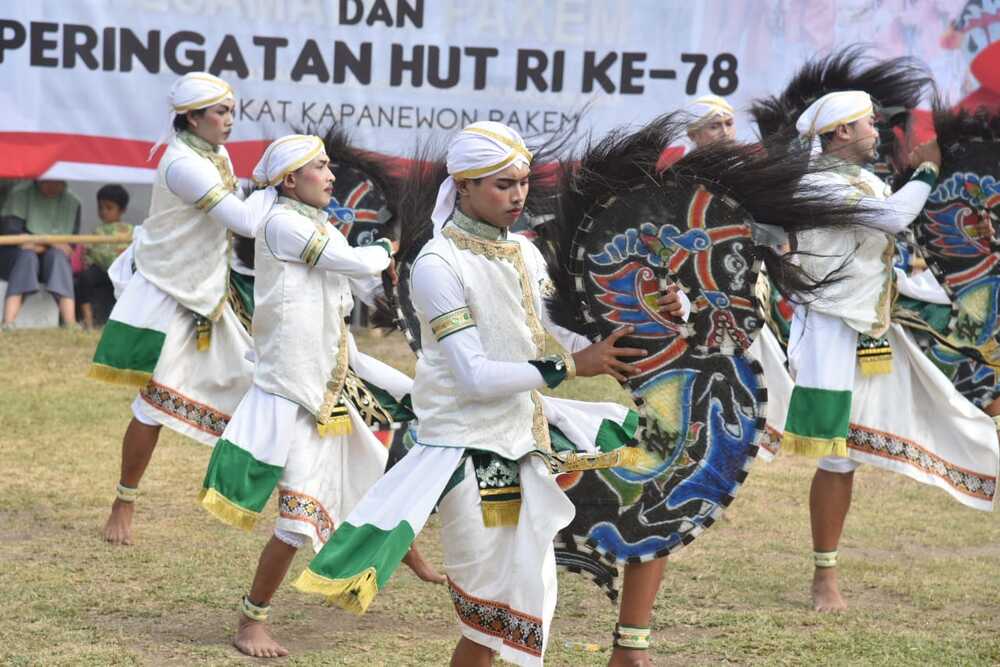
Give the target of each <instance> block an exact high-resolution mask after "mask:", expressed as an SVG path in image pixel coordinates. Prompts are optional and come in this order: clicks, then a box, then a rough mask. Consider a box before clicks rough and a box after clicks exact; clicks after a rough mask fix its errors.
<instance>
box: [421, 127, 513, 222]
mask: <svg viewBox="0 0 1000 667" xmlns="http://www.w3.org/2000/svg"><path fill="white" fill-rule="evenodd" d="M530 164H531V152H530V151H529V150H528V147H527V146H525V145H524V139H522V138H521V135H520V134H518V133H517V131H515V130H513V129H511V128H509V127H507V126H506V125H504V124H502V123H496V122H493V121H479V122H477V123H472V124H471V125H468V126H466V127H465V129H463V130H462V131H461V132H459V133H458V134H456V135H455V137H454V138H453V139H452V140H451V143H450V144H448V178H446V179H445V180H444V182H443V183H441V186H440V187H439V188H438V196H437V202H436V203H435V205H434V213H433V214H432V215H431V220H432V221H433V223H434V235H435V236H437V235H438V233H439V232H440V231H441V227H443V226H444V223H445V222H447V220H448V218H449V216H451V212H452V211H453V210H454V209H455V201H456V198H457V194H458V187H457V185H456V183H455V181H456V180H464V179H469V178H483V177H484V176H490V175H492V174H495V173H497V172H500V171H503V170H504V169H506V168H507V167H509V166H511V165H524V166H528V165H530Z"/></svg>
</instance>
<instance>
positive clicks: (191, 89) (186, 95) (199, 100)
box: [146, 72, 235, 160]
mask: <svg viewBox="0 0 1000 667" xmlns="http://www.w3.org/2000/svg"><path fill="white" fill-rule="evenodd" d="M227 99H235V95H234V94H233V89H232V87H231V86H230V85H229V84H228V83H226V82H225V81H223V80H222V79H220V78H219V77H217V76H213V75H211V74H209V73H208V72H189V73H188V74H185V75H184V76H182V77H181V78H179V79H177V81H175V82H174V85H173V86H171V87H170V95H169V102H170V111H169V118H168V120H167V129H165V130H164V131H163V133H162V134H161V135H160V138H159V139H157V140H156V143H155V144H154V145H153V148H151V149H150V151H149V157H148V158H146V159H148V160H151V159H153V155H154V154H155V153H156V149H158V148H159V147H160V146H162V145H163V144H165V143H167V142H168V141H170V137H171V135H172V134H173V132H174V116H176V115H177V114H182V113H187V112H188V111H195V110H196V109H205V108H207V107H210V106H212V105H213V104H218V103H219V102H222V101H223V100H227Z"/></svg>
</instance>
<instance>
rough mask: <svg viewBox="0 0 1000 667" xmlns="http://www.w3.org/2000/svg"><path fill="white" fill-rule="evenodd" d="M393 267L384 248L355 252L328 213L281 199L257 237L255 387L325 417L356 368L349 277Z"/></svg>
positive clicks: (363, 276) (318, 416)
mask: <svg viewBox="0 0 1000 667" xmlns="http://www.w3.org/2000/svg"><path fill="white" fill-rule="evenodd" d="M388 266H389V254H388V253H387V252H386V248H385V246H384V245H382V244H377V245H372V246H367V247H364V248H352V247H351V246H350V245H348V243H347V239H345V238H344V236H343V234H341V233H340V232H339V231H338V230H337V229H336V228H335V227H333V226H332V225H331V224H330V223H329V222H328V221H327V214H326V212H324V211H322V210H319V209H316V208H312V207H310V206H306V205H305V204H301V203H299V202H296V201H294V200H291V199H286V198H279V200H278V203H277V204H276V205H275V206H274V207H273V208H272V209H271V213H270V214H269V215H268V216H267V217H266V218H265V220H264V223H263V226H262V231H261V233H260V234H258V235H257V241H256V257H255V270H256V274H257V279H256V281H255V283H254V301H255V310H254V318H253V332H254V348H255V353H256V357H257V360H258V361H257V366H256V370H255V372H254V384H256V385H257V386H258V387H260V388H261V389H263V390H264V391H266V392H268V393H271V394H275V395H277V396H281V397H283V398H286V399H288V400H290V401H293V402H294V403H297V404H298V405H301V406H302V407H303V408H305V409H306V410H308V411H309V413H310V414H312V415H314V416H316V417H317V418H320V417H321V413H322V412H323V410H324V409H328V408H331V407H333V405H334V404H335V402H336V401H337V399H338V398H339V395H340V391H341V389H342V388H343V382H344V378H345V377H346V372H347V366H348V364H349V363H350V341H349V337H350V332H349V331H348V330H347V328H346V327H345V325H344V318H345V317H346V316H347V315H348V314H350V312H351V309H352V308H353V306H354V299H353V298H352V296H351V283H350V280H349V279H350V278H356V279H365V278H368V277H370V276H372V275H377V274H378V273H380V272H382V271H383V270H384V269H385V268H386V267H388Z"/></svg>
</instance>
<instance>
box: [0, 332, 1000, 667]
mask: <svg viewBox="0 0 1000 667" xmlns="http://www.w3.org/2000/svg"><path fill="white" fill-rule="evenodd" d="M96 342H97V337H96V335H94V334H85V333H80V332H71V331H55V330H51V331H16V332H12V333H3V334H0V470H2V472H3V483H2V485H0V663H2V664H3V665H239V664H249V663H257V662H266V661H263V660H252V659H248V658H244V657H242V656H241V655H240V654H238V653H237V652H236V651H235V649H233V648H231V647H230V644H229V641H230V639H231V636H232V633H233V629H234V627H235V621H236V605H237V602H238V600H239V599H240V596H241V595H242V594H243V593H244V592H245V591H246V589H247V586H248V584H249V579H250V576H251V574H252V572H253V568H254V566H255V565H256V559H257V555H258V553H259V551H260V548H261V546H262V545H263V543H264V541H265V540H266V539H267V536H268V533H269V531H270V529H271V522H270V521H263V522H261V525H260V526H259V527H258V529H257V530H255V531H254V532H253V533H252V534H246V533H243V532H240V531H238V530H236V529H233V528H229V527H227V526H224V525H222V524H221V523H219V522H217V521H216V520H214V519H213V518H211V517H210V516H209V515H208V514H207V513H205V512H204V511H202V510H201V509H200V508H199V507H198V506H197V504H196V502H195V498H196V495H197V492H198V490H199V488H200V484H201V480H202V475H203V473H204V470H205V466H206V464H207V462H208V458H209V450H208V448H206V447H203V446H201V445H197V444H194V443H192V442H191V441H188V440H185V439H183V438H181V437H179V436H177V435H175V434H173V433H171V432H168V431H167V430H164V432H163V436H162V437H161V440H160V446H159V447H158V449H157V451H156V454H155V456H154V458H153V462H152V464H151V465H150V468H149V471H148V473H147V475H146V478H145V479H144V480H143V484H142V492H143V495H142V497H141V498H140V500H139V505H138V510H137V517H136V524H135V528H136V529H135V538H136V544H135V545H134V546H131V547H111V546H109V545H107V544H105V543H103V542H102V541H101V539H100V535H99V531H100V528H101V526H102V524H103V521H104V519H105V516H106V512H107V510H108V507H109V505H110V502H111V500H112V497H113V495H114V485H115V482H116V480H117V475H118V456H119V447H120V441H121V435H122V432H123V430H124V428H125V425H126V422H127V420H128V418H129V411H128V404H129V402H130V401H131V398H132V396H133V394H134V392H133V391H130V390H128V389H125V388H121V387H114V386H110V385H104V384H100V383H97V382H94V381H91V380H87V379H86V378H85V377H84V372H85V371H86V368H87V363H88V361H89V359H90V355H91V354H92V352H93V349H94V346H95V345H96ZM359 343H360V345H361V347H362V349H366V350H369V351H372V352H373V353H374V354H376V356H379V357H380V358H382V359H385V360H386V361H389V362H390V363H393V364H394V365H396V366H398V367H399V368H401V369H403V370H405V371H410V372H412V365H413V362H412V355H411V354H410V352H409V350H408V349H407V348H406V346H405V344H404V342H403V340H402V338H401V337H400V336H398V335H396V336H392V337H390V338H388V339H378V338H369V337H366V336H362V337H359ZM561 389H562V388H561ZM559 393H560V394H561V395H566V396H572V397H579V398H593V399H597V398H600V399H609V398H620V397H622V394H621V392H620V390H619V389H618V387H617V386H616V385H614V384H613V383H610V382H605V381H602V380H596V381H584V380H578V381H576V382H574V383H570V385H569V386H568V387H566V388H565V389H563V390H562V391H560V392H559ZM812 469H813V468H812V465H811V464H810V462H808V461H805V460H797V459H794V458H792V457H789V456H784V457H780V458H779V459H778V460H777V461H776V462H775V463H772V464H770V465H767V464H764V463H759V462H758V463H757V464H756V465H755V467H754V470H753V471H752V473H751V475H750V478H749V479H748V481H747V484H746V485H745V486H744V487H743V490H742V492H741V495H740V497H739V498H738V499H737V500H736V502H735V503H734V504H733V506H732V508H731V509H730V510H729V512H728V513H727V515H726V520H723V521H721V522H719V523H717V524H716V526H715V527H714V528H712V529H711V530H710V531H708V532H707V533H706V534H705V535H703V536H702V537H700V538H699V539H698V540H697V541H696V542H695V543H694V544H692V545H691V546H689V547H687V548H686V549H684V550H683V551H682V552H681V553H680V554H679V555H677V556H676V557H674V558H672V559H671V562H670V564H669V565H668V567H667V573H666V577H665V580H664V584H663V588H662V590H661V592H660V596H659V599H658V602H657V607H656V612H655V616H654V641H655V649H654V650H653V655H654V659H655V661H656V664H657V665H702V664H719V663H731V664H750V663H752V664H775V665H785V664H787V665H799V664H838V665H839V664H873V665H926V664H934V665H952V664H954V665H959V664H961V665H990V664H1000V517H997V516H995V515H992V514H987V513H982V512H975V511H973V510H969V509H966V508H963V507H961V506H960V505H958V504H957V503H956V502H954V501H953V500H951V499H949V498H948V497H947V496H946V495H945V494H943V493H942V492H940V491H937V490H933V489H930V488H928V487H924V486H921V485H919V484H917V483H915V482H912V481H910V480H908V479H904V478H902V477H899V476H894V475H891V474H888V473H883V472H881V471H877V470H871V469H862V470H861V471H859V473H858V474H857V482H856V486H855V488H856V495H855V506H854V509H853V511H852V514H851V515H850V517H849V519H848V525H847V530H846V535H845V539H844V540H843V543H842V545H841V564H842V567H841V577H842V581H843V588H844V591H845V594H846V595H847V597H848V600H849V602H850V604H851V605H852V609H851V610H850V611H848V612H847V613H845V614H842V615H838V616H819V615H816V614H814V613H812V612H811V611H810V608H809V606H808V602H809V600H808V587H809V581H810V576H811V562H810V546H809V538H808V535H809V525H808V510H807V503H806V497H807V493H808V485H809V480H810V478H811V475H812ZM273 511H274V510H273V508H272V509H271V512H272V514H273ZM418 543H419V545H420V546H421V548H422V549H423V550H424V552H425V553H426V554H427V555H429V557H430V558H431V559H432V560H433V561H434V562H436V563H440V557H439V553H440V551H439V549H438V545H437V527H436V524H435V523H434V522H433V521H432V522H431V524H430V525H429V527H428V529H427V530H426V531H425V532H424V534H422V535H421V536H420V538H419V540H418ZM307 562H308V555H307V554H305V553H303V554H300V555H299V557H298V558H297V560H296V561H295V564H294V565H293V569H292V572H291V573H290V577H289V580H291V579H293V578H294V577H295V576H297V575H298V573H299V572H300V571H301V570H302V569H303V568H304V567H305V565H306V563H307ZM615 618H616V613H615V609H614V608H613V607H612V606H611V605H610V604H609V603H608V601H607V600H606V598H604V596H603V595H602V594H601V593H600V592H599V591H598V590H597V589H596V587H595V586H594V585H593V584H592V583H590V582H589V581H587V580H586V579H584V578H582V577H579V576H575V575H569V574H561V575H560V601H559V607H558V609H557V611H556V620H555V623H554V627H553V631H552V637H551V640H550V650H549V653H548V661H547V664H550V665H603V664H605V662H606V661H607V658H608V654H609V645H610V631H611V628H612V626H613V623H614V620H615ZM272 619H273V625H274V631H275V633H276V635H277V637H278V638H279V639H280V640H281V641H283V642H284V643H285V645H286V646H287V647H288V648H289V649H290V650H291V651H292V653H293V655H292V656H291V657H290V658H287V659H283V660H280V661H275V662H278V663H279V664H287V665H421V666H429V665H440V664H446V663H447V659H448V656H449V654H450V650H451V647H452V645H453V644H454V642H455V641H456V639H457V637H458V633H457V630H456V626H455V623H456V621H455V619H454V613H453V611H452V608H451V603H450V601H449V598H448V595H447V592H446V590H445V589H444V588H442V587H431V586H429V585H427V584H422V583H421V582H419V581H417V580H416V578H415V577H413V576H412V575H411V574H410V573H409V571H407V570H406V569H405V568H403V569H401V570H400V571H399V572H398V573H397V574H396V576H395V577H394V579H393V581H392V582H391V583H390V585H389V586H388V588H387V589H386V590H385V591H384V592H382V593H381V594H380V595H379V597H378V598H377V599H376V601H375V603H374V605H373V606H372V608H371V610H370V611H369V613H368V614H367V615H365V616H362V617H354V616H351V615H349V614H347V613H345V612H342V611H340V610H338V609H330V608H327V607H324V606H322V605H321V604H320V603H319V602H317V600H316V599H313V598H306V597H304V596H302V595H301V594H299V593H297V592H295V591H294V590H292V589H291V587H290V586H289V585H286V586H284V587H283V588H282V589H281V590H280V591H279V592H278V594H277V596H276V597H275V600H274V607H273V611H272ZM588 643H594V644H597V645H599V647H600V650H598V651H595V652H590V651H587V650H585V649H584V648H582V646H584V645H586V644H588Z"/></svg>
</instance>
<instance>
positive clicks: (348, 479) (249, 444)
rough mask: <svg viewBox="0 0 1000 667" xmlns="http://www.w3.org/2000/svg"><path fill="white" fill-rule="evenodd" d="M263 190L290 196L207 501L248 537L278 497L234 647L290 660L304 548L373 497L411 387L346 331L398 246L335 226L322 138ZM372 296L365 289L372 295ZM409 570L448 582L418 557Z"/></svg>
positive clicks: (272, 216) (270, 238) (264, 273)
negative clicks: (294, 596) (283, 590)
mask: <svg viewBox="0 0 1000 667" xmlns="http://www.w3.org/2000/svg"><path fill="white" fill-rule="evenodd" d="M254 180H255V181H257V182H258V184H261V185H266V186H268V187H269V188H277V189H278V192H279V193H280V196H279V197H278V199H277V202H276V203H275V205H274V206H273V207H272V208H271V210H270V211H269V212H268V213H267V215H266V217H265V218H264V221H263V223H262V224H261V227H260V230H259V233H258V235H257V239H256V251H255V253H254V266H255V272H256V279H255V281H254V303H255V308H254V319H253V323H254V326H253V330H254V341H253V342H254V350H255V355H254V356H255V359H256V366H255V370H254V376H253V384H252V386H251V387H250V389H249V391H248V392H247V394H246V396H244V397H243V399H242V400H241V401H240V404H239V406H238V407H237V408H236V411H235V412H234V413H233V417H232V419H231V420H230V421H229V424H228V426H227V427H226V430H225V432H224V433H223V434H222V437H221V438H220V439H219V441H218V443H217V444H216V445H215V449H214V450H213V451H212V459H211V461H210V462H209V464H208V470H207V472H206V474H205V481H204V485H203V486H204V488H203V490H202V492H201V495H200V499H201V504H202V506H203V507H205V509H207V510H208V511H209V512H211V513H212V514H213V515H214V516H216V517H217V518H219V519H220V520H222V521H224V522H226V523H229V524H231V525H234V526H238V527H241V528H243V529H245V530H250V529H251V528H253V526H254V525H255V524H256V522H257V519H258V518H259V516H260V512H261V510H262V509H263V507H264V505H265V503H266V502H267V500H268V499H269V498H270V497H271V494H272V492H273V491H274V489H275V488H277V489H278V508H279V517H278V520H277V524H276V526H275V530H274V534H273V536H272V537H271V538H270V540H269V541H268V543H267V544H266V545H265V547H264V550H263V551H262V553H261V555H260V561H259V563H258V566H257V571H256V574H255V575H254V579H253V584H252V585H251V588H250V591H249V593H248V594H247V595H246V596H244V598H243V600H242V604H241V609H240V618H239V628H238V630H237V634H236V638H235V640H234V644H235V645H236V647H237V648H238V649H239V650H240V651H242V652H243V653H246V654H247V655H251V656H256V657H279V656H283V655H287V654H288V651H287V650H286V649H285V648H284V647H283V646H281V645H280V644H278V643H277V642H276V641H275V640H274V639H273V638H272V637H271V636H270V633H269V632H268V630H267V626H266V625H265V623H266V620H267V616H268V611H269V609H270V602H271V598H272V596H273V595H274V593H275V591H276V590H277V588H278V586H279V585H280V584H281V582H282V580H283V579H284V577H285V575H286V573H287V572H288V568H289V566H290V565H291V563H292V559H293V558H294V557H295V554H296V553H297V551H298V549H299V548H301V547H302V546H304V545H305V544H306V543H309V545H310V546H312V548H313V550H314V551H319V550H320V549H321V548H322V547H323V545H324V544H325V543H326V541H327V540H328V539H329V538H330V535H331V534H332V533H333V532H334V531H335V530H336V529H337V527H338V526H339V525H340V523H341V521H342V520H343V519H344V518H345V517H346V516H347V514H348V513H349V512H350V511H351V510H352V509H353V507H354V505H355V504H356V503H357V501H358V500H359V499H360V498H361V496H362V495H364V493H365V492H366V491H367V490H368V488H369V487H370V486H371V485H372V484H373V483H374V482H375V481H376V480H377V479H379V478H380V477H381V476H382V472H383V471H384V470H385V464H386V459H387V458H388V452H387V451H386V448H385V446H384V445H383V444H382V443H381V442H380V441H379V440H378V439H377V438H376V437H375V436H374V434H373V433H372V430H371V428H372V427H373V426H376V425H381V424H385V423H386V422H390V423H391V422H393V421H396V419H395V418H394V415H392V414H390V413H389V412H390V411H391V410H392V409H393V408H396V409H400V408H401V402H403V401H404V400H405V396H406V395H407V394H409V392H410V388H411V385H412V382H411V380H410V378H408V377H407V376H406V375H404V374H402V373H400V372H399V371H397V370H395V369H393V368H392V367H390V366H387V365H386V364H383V363H382V362H380V361H378V360H376V359H373V358H372V357H369V356H367V355H365V354H362V353H361V352H359V351H358V349H357V346H356V344H355V342H354V337H353V336H352V335H351V332H350V330H349V329H348V328H347V326H346V325H345V323H344V318H345V317H346V316H347V315H349V314H350V312H351V309H352V307H353V305H354V300H353V297H352V285H353V284H354V283H355V281H362V283H364V282H366V281H368V280H369V279H371V278H372V277H374V276H378V275H380V274H381V273H382V272H383V271H385V270H391V267H392V266H393V264H392V255H393V253H394V252H395V244H394V243H393V242H391V241H389V240H388V239H382V240H379V241H376V242H375V243H373V244H372V245H370V246H367V247H363V248H353V247H351V246H349V245H348V243H347V239H345V238H344V236H343V235H342V234H341V233H340V232H339V231H337V229H336V228H335V227H333V226H332V225H331V224H330V223H329V221H328V217H329V216H328V214H327V213H326V211H324V209H325V208H326V206H327V205H328V204H329V203H330V197H331V196H332V192H333V182H334V176H333V173H332V172H331V171H330V159H329V157H328V156H327V155H326V150H325V148H324V146H323V141H322V140H321V139H320V138H319V137H316V136H308V135H290V136H286V137H283V138H281V139H278V140H277V141H275V142H274V143H272V144H271V145H270V146H269V147H268V148H267V150H266V151H265V153H264V155H263V157H262V158H261V159H260V162H259V163H258V164H257V167H256V168H255V170H254ZM362 286H363V287H364V285H363V284H362ZM404 560H406V562H407V563H408V564H409V565H410V566H411V567H413V569H414V571H415V572H417V574H418V575H419V576H421V577H422V578H424V579H425V580H428V581H438V582H441V581H443V577H441V576H440V575H437V574H436V573H434V572H433V571H432V570H431V568H430V567H429V566H428V565H427V564H426V563H425V562H424V561H423V560H422V559H421V558H420V555H419V553H418V552H416V550H415V549H414V550H412V551H411V553H410V554H408V556H407V557H406V559H404Z"/></svg>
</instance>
